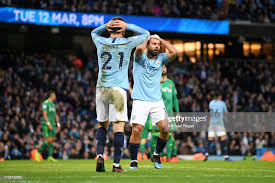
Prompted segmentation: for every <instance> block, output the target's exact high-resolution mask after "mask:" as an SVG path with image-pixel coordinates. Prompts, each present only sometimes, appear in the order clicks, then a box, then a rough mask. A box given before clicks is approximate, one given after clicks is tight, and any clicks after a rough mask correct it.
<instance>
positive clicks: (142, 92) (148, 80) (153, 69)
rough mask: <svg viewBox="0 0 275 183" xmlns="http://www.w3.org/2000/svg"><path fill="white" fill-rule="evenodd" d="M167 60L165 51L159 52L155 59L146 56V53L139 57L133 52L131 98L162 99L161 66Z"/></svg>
mask: <svg viewBox="0 0 275 183" xmlns="http://www.w3.org/2000/svg"><path fill="white" fill-rule="evenodd" d="M168 61H169V59H168V56H167V53H160V54H159V55H158V56H157V57H156V58H155V59H150V58H148V57H147V54H146V53H143V54H142V55H141V56H139V57H138V56H136V54H134V66H133V77H134V88H133V92H132V96H131V97H132V99H134V100H143V101H151V102H157V101H162V94H161V89H160V80H161V75H162V67H163V65H165V64H166V63H167V62H168Z"/></svg>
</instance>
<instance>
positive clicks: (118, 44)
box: [91, 17, 149, 172]
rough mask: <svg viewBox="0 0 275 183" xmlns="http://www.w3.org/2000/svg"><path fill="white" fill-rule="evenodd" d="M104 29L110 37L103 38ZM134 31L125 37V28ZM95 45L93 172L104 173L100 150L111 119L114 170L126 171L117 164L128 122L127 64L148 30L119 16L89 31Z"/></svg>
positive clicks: (147, 34) (102, 148) (146, 35)
mask: <svg viewBox="0 0 275 183" xmlns="http://www.w3.org/2000/svg"><path fill="white" fill-rule="evenodd" d="M105 30H107V31H108V32H109V33H110V37H108V38H105V37H102V36H101V34H102V33H103V32H104V31H105ZM126 30H129V31H133V32H134V33H135V34H136V35H137V36H134V37H129V38H124V34H125V31H126ZM91 35H92V38H93V41H94V43H95V45H96V48H97V56H98V68H99V71H98V79H97V85H96V87H97V89H96V113H97V120H98V121H99V123H98V129H97V132H96V140H97V155H98V157H97V166H96V171H98V172H104V171H105V167H104V159H103V152H104V147H105V143H106V134H107V130H108V126H109V121H110V122H113V131H114V163H113V172H125V171H124V170H123V169H122V168H121V166H120V165H119V163H120V157H121V153H122V149H123V142H124V135H123V132H124V125H125V122H126V121H128V116H127V98H126V97H127V95H126V90H128V87H129V86H128V82H129V81H128V66H129V62H130V55H131V51H132V49H133V48H134V47H136V46H137V45H139V44H141V43H142V42H143V41H144V40H146V38H147V37H148V36H149V32H148V31H147V30H144V29H142V28H140V27H138V26H136V25H133V24H127V23H126V22H125V20H123V19H122V18H121V17H114V18H112V20H111V21H109V22H108V23H107V24H105V25H102V26H100V27H98V28H96V29H95V30H93V31H92V33H91Z"/></svg>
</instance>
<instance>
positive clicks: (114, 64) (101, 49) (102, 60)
mask: <svg viewBox="0 0 275 183" xmlns="http://www.w3.org/2000/svg"><path fill="white" fill-rule="evenodd" d="M105 30H106V24H105V25H102V26H100V27H98V28H96V29H95V30H93V31H92V32H91V35H92V38H93V41H94V43H95V45H96V48H97V56H98V78H97V85H96V87H121V88H123V89H125V90H128V89H129V80H128V67H129V62H130V56H131V51H132V49H133V48H135V47H136V46H138V45H139V44H141V43H142V42H144V41H145V40H146V39H147V37H148V36H149V34H150V33H149V32H148V31H147V30H144V29H142V28H140V27H138V26H136V25H134V24H127V29H126V30H130V31H133V32H134V33H136V34H137V36H133V37H129V38H112V37H109V38H105V37H102V36H100V35H101V33H102V32H103V31H105Z"/></svg>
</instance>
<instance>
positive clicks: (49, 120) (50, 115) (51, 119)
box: [35, 91, 60, 162]
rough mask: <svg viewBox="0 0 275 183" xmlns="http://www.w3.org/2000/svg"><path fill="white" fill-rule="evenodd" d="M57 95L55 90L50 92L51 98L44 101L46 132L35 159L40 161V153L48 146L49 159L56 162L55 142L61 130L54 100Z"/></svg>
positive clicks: (44, 125) (44, 131)
mask: <svg viewBox="0 0 275 183" xmlns="http://www.w3.org/2000/svg"><path fill="white" fill-rule="evenodd" d="M55 100H56V95H55V92H54V91H50V92H49V98H48V99H47V100H45V101H44V102H43V103H42V111H43V121H42V129H43V133H44V143H43V144H42V145H41V146H40V148H39V149H38V151H37V152H36V153H35V160H36V161H40V153H42V152H43V150H44V149H45V148H46V147H48V161H50V162H56V160H55V159H54V158H53V142H54V139H55V136H56V126H57V131H58V132H59V131H60V123H59V120H58V116H57V114H56V107H55V104H54V101H55Z"/></svg>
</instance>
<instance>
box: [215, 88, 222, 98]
mask: <svg viewBox="0 0 275 183" xmlns="http://www.w3.org/2000/svg"><path fill="white" fill-rule="evenodd" d="M219 96H222V93H221V92H220V91H219V90H216V91H215V92H214V97H215V98H217V97H219Z"/></svg>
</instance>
